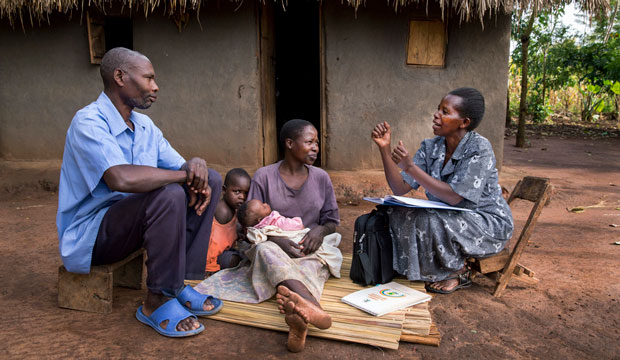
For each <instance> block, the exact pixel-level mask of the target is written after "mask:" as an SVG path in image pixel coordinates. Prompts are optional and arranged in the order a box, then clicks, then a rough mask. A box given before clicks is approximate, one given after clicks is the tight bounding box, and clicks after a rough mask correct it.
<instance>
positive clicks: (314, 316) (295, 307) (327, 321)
mask: <svg viewBox="0 0 620 360" xmlns="http://www.w3.org/2000/svg"><path fill="white" fill-rule="evenodd" d="M276 299H277V301H278V304H279V306H278V308H279V309H280V312H281V313H283V314H288V313H289V312H291V313H295V314H297V315H299V316H301V318H302V319H303V320H304V321H305V322H306V323H310V324H312V325H314V326H316V327H317V328H319V329H328V328H329V327H330V326H332V318H331V316H329V314H328V313H326V312H325V310H323V309H322V308H321V306H320V305H318V304H313V303H312V302H311V301H309V300H307V299H304V298H303V297H301V296H300V295H299V294H297V293H296V292H293V291H291V290H290V289H289V288H287V287H286V286H284V285H280V286H278V293H277V294H276Z"/></svg>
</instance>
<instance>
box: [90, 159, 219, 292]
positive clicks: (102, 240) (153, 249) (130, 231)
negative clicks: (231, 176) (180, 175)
mask: <svg viewBox="0 0 620 360" xmlns="http://www.w3.org/2000/svg"><path fill="white" fill-rule="evenodd" d="M209 186H210V187H211V202H210V203H209V205H208V206H207V209H206V210H205V212H204V213H203V214H202V216H198V215H197V214H196V212H195V211H194V209H193V208H190V207H188V206H187V203H188V199H189V198H188V196H187V194H186V192H185V188H184V187H183V186H181V185H179V184H169V185H166V186H164V187H161V188H159V189H155V190H153V191H150V192H148V193H142V194H133V195H130V196H128V197H126V198H125V199H123V200H120V201H118V202H116V203H115V204H113V205H112V206H111V207H110V208H109V209H108V211H107V212H106V214H105V216H104V217H103V221H102V222H101V226H100V227H99V233H98V234H97V240H96V242H95V247H94V249H93V260H92V264H93V265H103V264H111V263H114V262H116V261H119V260H122V259H124V258H125V257H127V256H128V255H129V254H131V253H132V252H134V251H136V250H138V249H140V248H141V247H143V248H145V249H146V253H147V262H146V268H147V287H148V288H149V290H150V291H151V292H153V293H156V294H164V295H167V296H171V297H176V296H177V295H178V293H179V292H180V291H181V290H182V289H183V280H184V279H192V280H202V279H203V278H204V275H205V266H206V262H207V250H208V247H209V238H210V236H211V225H212V223H213V215H214V214H215V208H216V207H217V203H218V200H219V198H220V193H221V192H222V178H221V176H220V174H218V173H217V171H215V170H212V169H209Z"/></svg>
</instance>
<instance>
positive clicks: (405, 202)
mask: <svg viewBox="0 0 620 360" xmlns="http://www.w3.org/2000/svg"><path fill="white" fill-rule="evenodd" d="M364 200H366V201H370V202H373V203H375V204H379V205H391V206H405V207H413V208H427V209H443V210H457V211H471V210H470V209H465V208H460V207H456V206H450V205H448V204H444V203H442V202H438V201H430V200H422V199H416V198H410V197H406V196H396V195H386V196H385V197H384V198H374V197H365V198H364Z"/></svg>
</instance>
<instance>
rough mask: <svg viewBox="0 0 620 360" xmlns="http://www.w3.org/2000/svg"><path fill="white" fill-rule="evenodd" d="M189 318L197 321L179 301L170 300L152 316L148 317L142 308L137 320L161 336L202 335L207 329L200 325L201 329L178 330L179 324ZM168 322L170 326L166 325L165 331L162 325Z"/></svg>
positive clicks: (139, 309)
mask: <svg viewBox="0 0 620 360" xmlns="http://www.w3.org/2000/svg"><path fill="white" fill-rule="evenodd" d="M189 317H193V318H194V319H197V318H196V316H195V315H193V314H192V313H190V312H189V311H187V310H186V309H185V307H184V306H181V304H179V302H178V301H177V299H170V300H168V301H166V302H165V303H164V304H163V305H161V306H160V307H158V308H157V309H155V311H153V313H152V314H151V316H146V315H145V314H144V312H142V306H140V307H139V308H138V310H137V311H136V319H138V321H140V322H141V323H143V324H146V325H148V326H150V327H152V328H153V329H154V330H155V331H157V332H158V333H160V334H161V335H164V336H168V337H185V336H192V335H196V334H199V333H201V332H202V331H203V330H204V329H205V327H204V325H202V324H200V327H199V328H198V329H195V330H189V331H179V330H177V325H178V324H179V322H180V321H181V320H183V319H187V318H189ZM166 320H168V325H166V328H165V329H164V328H162V327H161V325H160V324H161V323H162V322H164V321H166Z"/></svg>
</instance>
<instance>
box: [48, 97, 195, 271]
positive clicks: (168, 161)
mask: <svg viewBox="0 0 620 360" xmlns="http://www.w3.org/2000/svg"><path fill="white" fill-rule="evenodd" d="M130 120H131V122H132V123H133V124H134V130H133V131H132V130H131V129H130V128H129V127H128V126H127V124H126V123H125V121H124V120H123V118H122V117H121V114H120V113H119V112H118V110H117V109H116V107H114V104H112V102H111V101H110V98H108V96H107V95H106V94H105V93H103V92H102V93H101V95H99V98H98V99H97V101H95V102H93V103H91V104H90V105H88V106H86V107H85V108H83V109H81V110H79V111H78V112H77V113H76V114H75V116H74V117H73V120H72V121H71V125H70V126H69V130H68V131H67V138H66V140H65V150H64V154H63V160H62V168H61V170H60V186H59V190H58V214H57V216H56V225H57V227H58V238H59V240H60V241H59V247H60V256H61V258H62V261H63V263H64V265H65V267H66V268H67V270H69V271H71V272H76V273H88V272H89V270H90V263H91V259H92V251H93V247H94V245H95V240H96V239H97V233H98V231H99V226H100V225H101V220H103V216H104V215H105V213H106V211H107V210H108V208H109V207H110V206H111V205H112V204H114V203H115V202H117V201H118V200H121V199H123V198H124V197H125V196H127V195H129V194H126V193H120V192H115V191H112V190H110V189H109V188H108V186H107V185H106V184H105V182H104V181H103V173H104V172H105V171H106V170H107V169H109V168H110V167H112V166H116V165H124V164H133V165H146V166H152V167H159V168H163V169H171V170H178V169H180V168H181V166H182V165H183V164H184V163H185V160H184V159H183V157H181V155H179V153H177V152H176V150H174V149H173V148H172V146H170V144H169V143H168V141H167V140H166V139H165V138H164V137H163V134H162V132H161V131H160V130H159V128H157V126H155V124H153V122H152V121H151V119H150V118H149V117H148V116H146V115H144V114H140V113H137V112H135V111H132V113H131V116H130Z"/></svg>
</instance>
